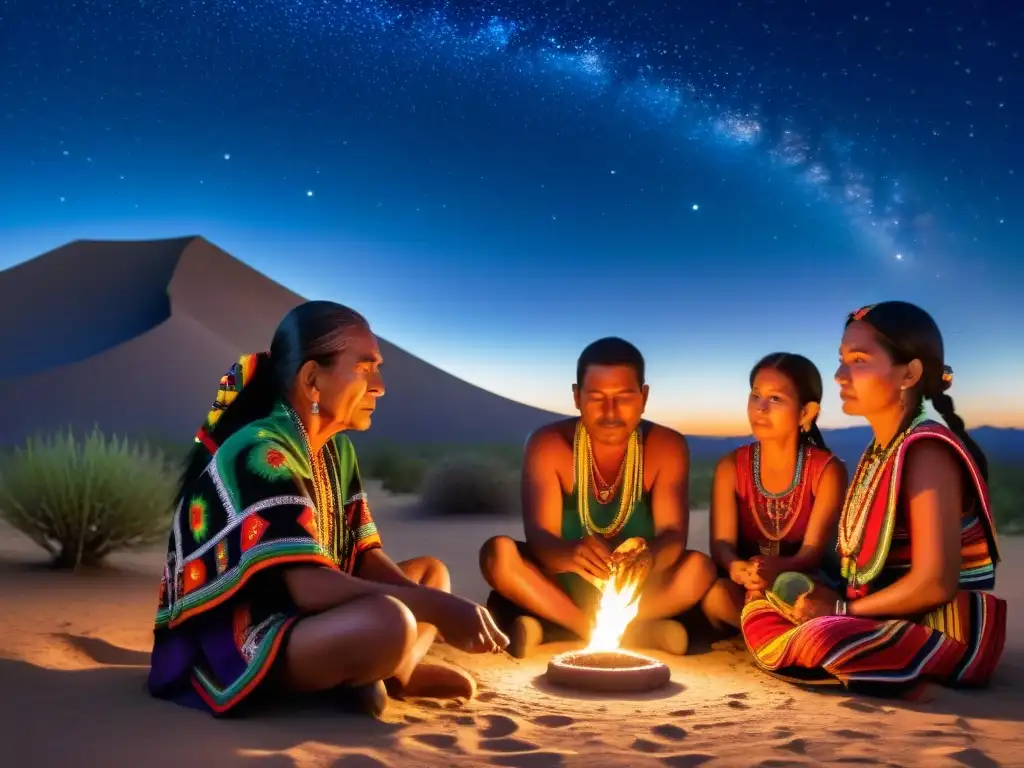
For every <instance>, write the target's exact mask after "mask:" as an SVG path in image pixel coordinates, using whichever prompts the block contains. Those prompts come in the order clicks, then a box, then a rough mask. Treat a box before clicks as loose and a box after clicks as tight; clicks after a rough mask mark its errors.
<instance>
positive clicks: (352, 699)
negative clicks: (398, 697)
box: [340, 680, 388, 718]
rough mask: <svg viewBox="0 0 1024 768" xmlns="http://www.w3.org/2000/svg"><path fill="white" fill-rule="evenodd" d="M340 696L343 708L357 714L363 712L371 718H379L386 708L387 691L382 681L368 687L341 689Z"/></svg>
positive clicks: (358, 686) (357, 686) (359, 686)
mask: <svg viewBox="0 0 1024 768" xmlns="http://www.w3.org/2000/svg"><path fill="white" fill-rule="evenodd" d="M340 694H341V696H340V701H341V703H342V705H343V706H345V707H347V708H351V709H353V710H355V711H357V712H365V713H366V714H368V715H371V716H373V717H378V718H379V717H380V716H381V715H382V714H384V710H385V709H387V706H388V691H387V688H386V687H385V686H384V681H383V680H378V681H377V682H375V683H369V684H368V685H356V686H352V687H351V688H342V689H340Z"/></svg>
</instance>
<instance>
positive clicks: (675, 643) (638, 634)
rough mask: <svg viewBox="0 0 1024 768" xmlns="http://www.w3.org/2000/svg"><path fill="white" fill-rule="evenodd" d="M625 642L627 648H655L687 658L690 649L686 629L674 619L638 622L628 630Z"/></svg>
mask: <svg viewBox="0 0 1024 768" xmlns="http://www.w3.org/2000/svg"><path fill="white" fill-rule="evenodd" d="M623 641H624V643H623V644H624V645H626V646H632V647H634V648H654V649H657V650H659V651H665V653H671V654H675V655H676V656H685V655H686V651H687V650H689V647H690V636H689V635H688V634H687V632H686V627H684V626H683V625H682V624H681V623H680V622H678V621H675V620H674V619H654V620H651V621H636V622H634V623H633V624H632V625H630V627H629V629H628V630H626V636H625V637H624V638H623Z"/></svg>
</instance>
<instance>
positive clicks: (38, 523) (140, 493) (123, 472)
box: [0, 428, 177, 568]
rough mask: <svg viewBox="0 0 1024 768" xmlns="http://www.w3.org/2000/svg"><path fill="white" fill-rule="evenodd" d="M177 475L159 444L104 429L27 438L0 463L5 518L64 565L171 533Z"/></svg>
mask: <svg viewBox="0 0 1024 768" xmlns="http://www.w3.org/2000/svg"><path fill="white" fill-rule="evenodd" d="M176 483H177V478H176V477H175V474H174V471H173V467H172V466H171V464H169V463H168V461H167V460H166V459H165V458H164V455H163V454H162V453H161V452H159V451H154V450H151V449H150V448H149V447H148V446H146V445H133V444H131V443H129V442H128V441H127V440H120V439H118V438H117V437H112V438H110V439H109V440H108V439H107V438H105V437H104V435H103V433H102V432H100V430H99V429H98V428H97V429H94V430H93V432H92V433H91V434H90V435H89V436H88V437H86V438H85V440H83V441H78V440H76V439H75V437H74V435H73V434H72V433H71V432H68V433H67V434H64V433H63V432H61V433H58V434H56V435H53V436H49V437H36V438H32V439H30V440H28V442H27V443H26V445H25V446H24V447H23V448H18V449H17V450H15V451H14V452H13V453H12V454H10V455H9V456H7V457H5V458H4V460H3V463H2V465H0V517H3V518H4V519H5V520H7V522H9V523H10V524H11V525H12V526H14V527H15V528H17V529H18V530H19V531H21V532H22V533H24V534H25V535H26V536H28V537H29V538H30V539H32V540H33V541H34V542H35V543H36V544H38V545H39V546H40V547H42V548H43V549H45V550H46V551H47V552H49V553H50V554H51V555H52V556H53V564H54V566H56V567H58V568H76V567H78V566H79V565H86V566H95V565H99V564H100V563H102V561H103V559H104V558H105V557H106V556H107V555H109V554H110V553H111V552H114V551H116V550H123V549H136V548H140V547H146V546H149V545H152V544H155V543H157V542H160V541H162V540H164V539H166V537H167V535H168V530H169V525H170V519H171V513H172V503H173V497H174V494H175V490H176Z"/></svg>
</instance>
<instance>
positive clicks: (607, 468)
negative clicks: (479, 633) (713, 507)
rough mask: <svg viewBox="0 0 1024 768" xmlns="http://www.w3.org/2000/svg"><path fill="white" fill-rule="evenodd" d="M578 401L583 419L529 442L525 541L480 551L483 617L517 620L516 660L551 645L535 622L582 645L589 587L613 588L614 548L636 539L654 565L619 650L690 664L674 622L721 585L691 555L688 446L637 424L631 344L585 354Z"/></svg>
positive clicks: (639, 390) (640, 397)
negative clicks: (607, 584) (485, 587)
mask: <svg viewBox="0 0 1024 768" xmlns="http://www.w3.org/2000/svg"><path fill="white" fill-rule="evenodd" d="M572 391H573V398H574V399H575V401H576V407H577V409H578V410H579V412H580V416H579V418H578V419H577V418H571V419H563V420H560V421H556V422H554V423H552V424H548V425H546V426H544V427H541V428H540V429H538V430H537V431H536V432H534V433H533V434H532V435H530V437H529V439H528V440H527V442H526V448H525V453H524V457H523V528H524V530H525V533H526V541H525V542H518V541H515V540H514V539H511V538H509V537H507V536H496V537H494V538H492V539H489V540H488V541H487V542H486V543H485V544H484V546H483V547H482V548H481V550H480V568H481V570H482V571H483V576H484V578H485V579H486V580H487V583H488V584H490V586H491V587H492V588H493V590H494V592H492V593H491V598H490V600H489V601H488V607H490V608H491V610H492V612H493V613H494V615H495V617H496V618H498V617H500V616H502V614H505V615H506V616H508V615H509V614H510V613H511V614H513V616H509V618H510V619H511V627H510V630H511V644H510V645H509V651H510V653H512V654H513V655H514V656H517V657H518V658H523V657H525V656H528V655H529V654H530V653H532V651H533V650H534V649H535V648H536V646H537V645H538V644H540V643H541V642H543V641H544V640H545V638H544V629H543V625H542V624H541V622H540V621H538V619H543V620H546V621H547V622H550V623H552V624H554V625H557V626H559V627H562V628H564V629H566V630H568V631H569V632H571V633H572V634H574V635H576V636H578V637H581V638H587V637H588V636H589V634H590V630H591V622H592V621H593V617H594V609H595V607H596V602H597V600H598V599H599V597H600V593H599V591H598V589H597V588H596V587H595V586H594V583H595V582H598V583H601V582H602V580H603V579H606V578H607V577H608V575H609V570H608V563H609V559H610V556H611V553H612V551H613V550H614V549H615V547H616V546H618V544H619V543H621V542H622V541H624V540H625V539H627V538H630V537H633V536H640V537H642V538H643V539H645V540H646V542H647V544H648V547H649V548H650V550H651V554H652V555H653V565H652V568H651V573H650V576H649V577H648V579H647V582H646V585H645V587H644V591H643V594H642V595H641V599H640V603H639V614H638V616H637V619H636V620H635V621H634V622H633V624H632V625H631V626H630V628H629V631H627V633H626V636H625V638H624V644H626V645H632V646H634V647H637V646H640V647H654V648H660V649H662V650H665V651H668V652H670V653H676V654H680V655H681V654H685V653H686V651H687V648H688V645H689V638H688V637H687V633H686V630H685V628H684V627H683V625H682V624H681V623H680V622H678V621H675V620H672V619H673V618H674V617H677V616H679V615H680V614H682V613H684V612H685V611H687V610H688V609H689V608H691V607H693V606H695V605H697V604H698V603H699V602H700V600H701V599H702V598H703V597H704V595H705V593H706V592H707V591H708V589H710V587H711V585H712V584H713V583H714V581H715V567H714V565H713V564H712V562H711V559H710V558H708V557H707V556H706V555H704V554H702V553H700V552H691V551H688V550H687V549H686V541H687V535H688V528H689V516H690V515H689V500H688V493H689V471H690V457H689V448H688V446H687V444H686V439H685V438H684V437H683V436H682V435H681V434H679V433H678V432H675V431H673V430H671V429H668V428H666V427H662V426H658V425H656V424H652V423H650V422H647V421H644V420H643V419H642V416H643V412H644V408H645V407H646V404H647V396H648V385H647V384H646V383H645V381H644V359H643V356H642V355H641V354H640V351H639V350H638V349H637V348H636V347H634V346H633V345H632V344H630V343H629V342H627V341H624V340H622V339H618V338H604V339H600V340H598V341H595V342H594V343H592V344H591V345H590V346H588V347H587V348H586V349H585V350H583V353H582V354H581V355H580V357H579V361H578V362H577V365H576V383H575V384H574V385H573V388H572ZM577 468H578V469H577ZM574 477H578V486H577V484H574ZM606 478H607V479H606ZM581 507H582V509H581ZM515 614H518V615H515Z"/></svg>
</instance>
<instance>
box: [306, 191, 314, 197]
mask: <svg viewBox="0 0 1024 768" xmlns="http://www.w3.org/2000/svg"><path fill="white" fill-rule="evenodd" d="M312 196H313V190H312V189H307V190H306V197H312Z"/></svg>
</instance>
